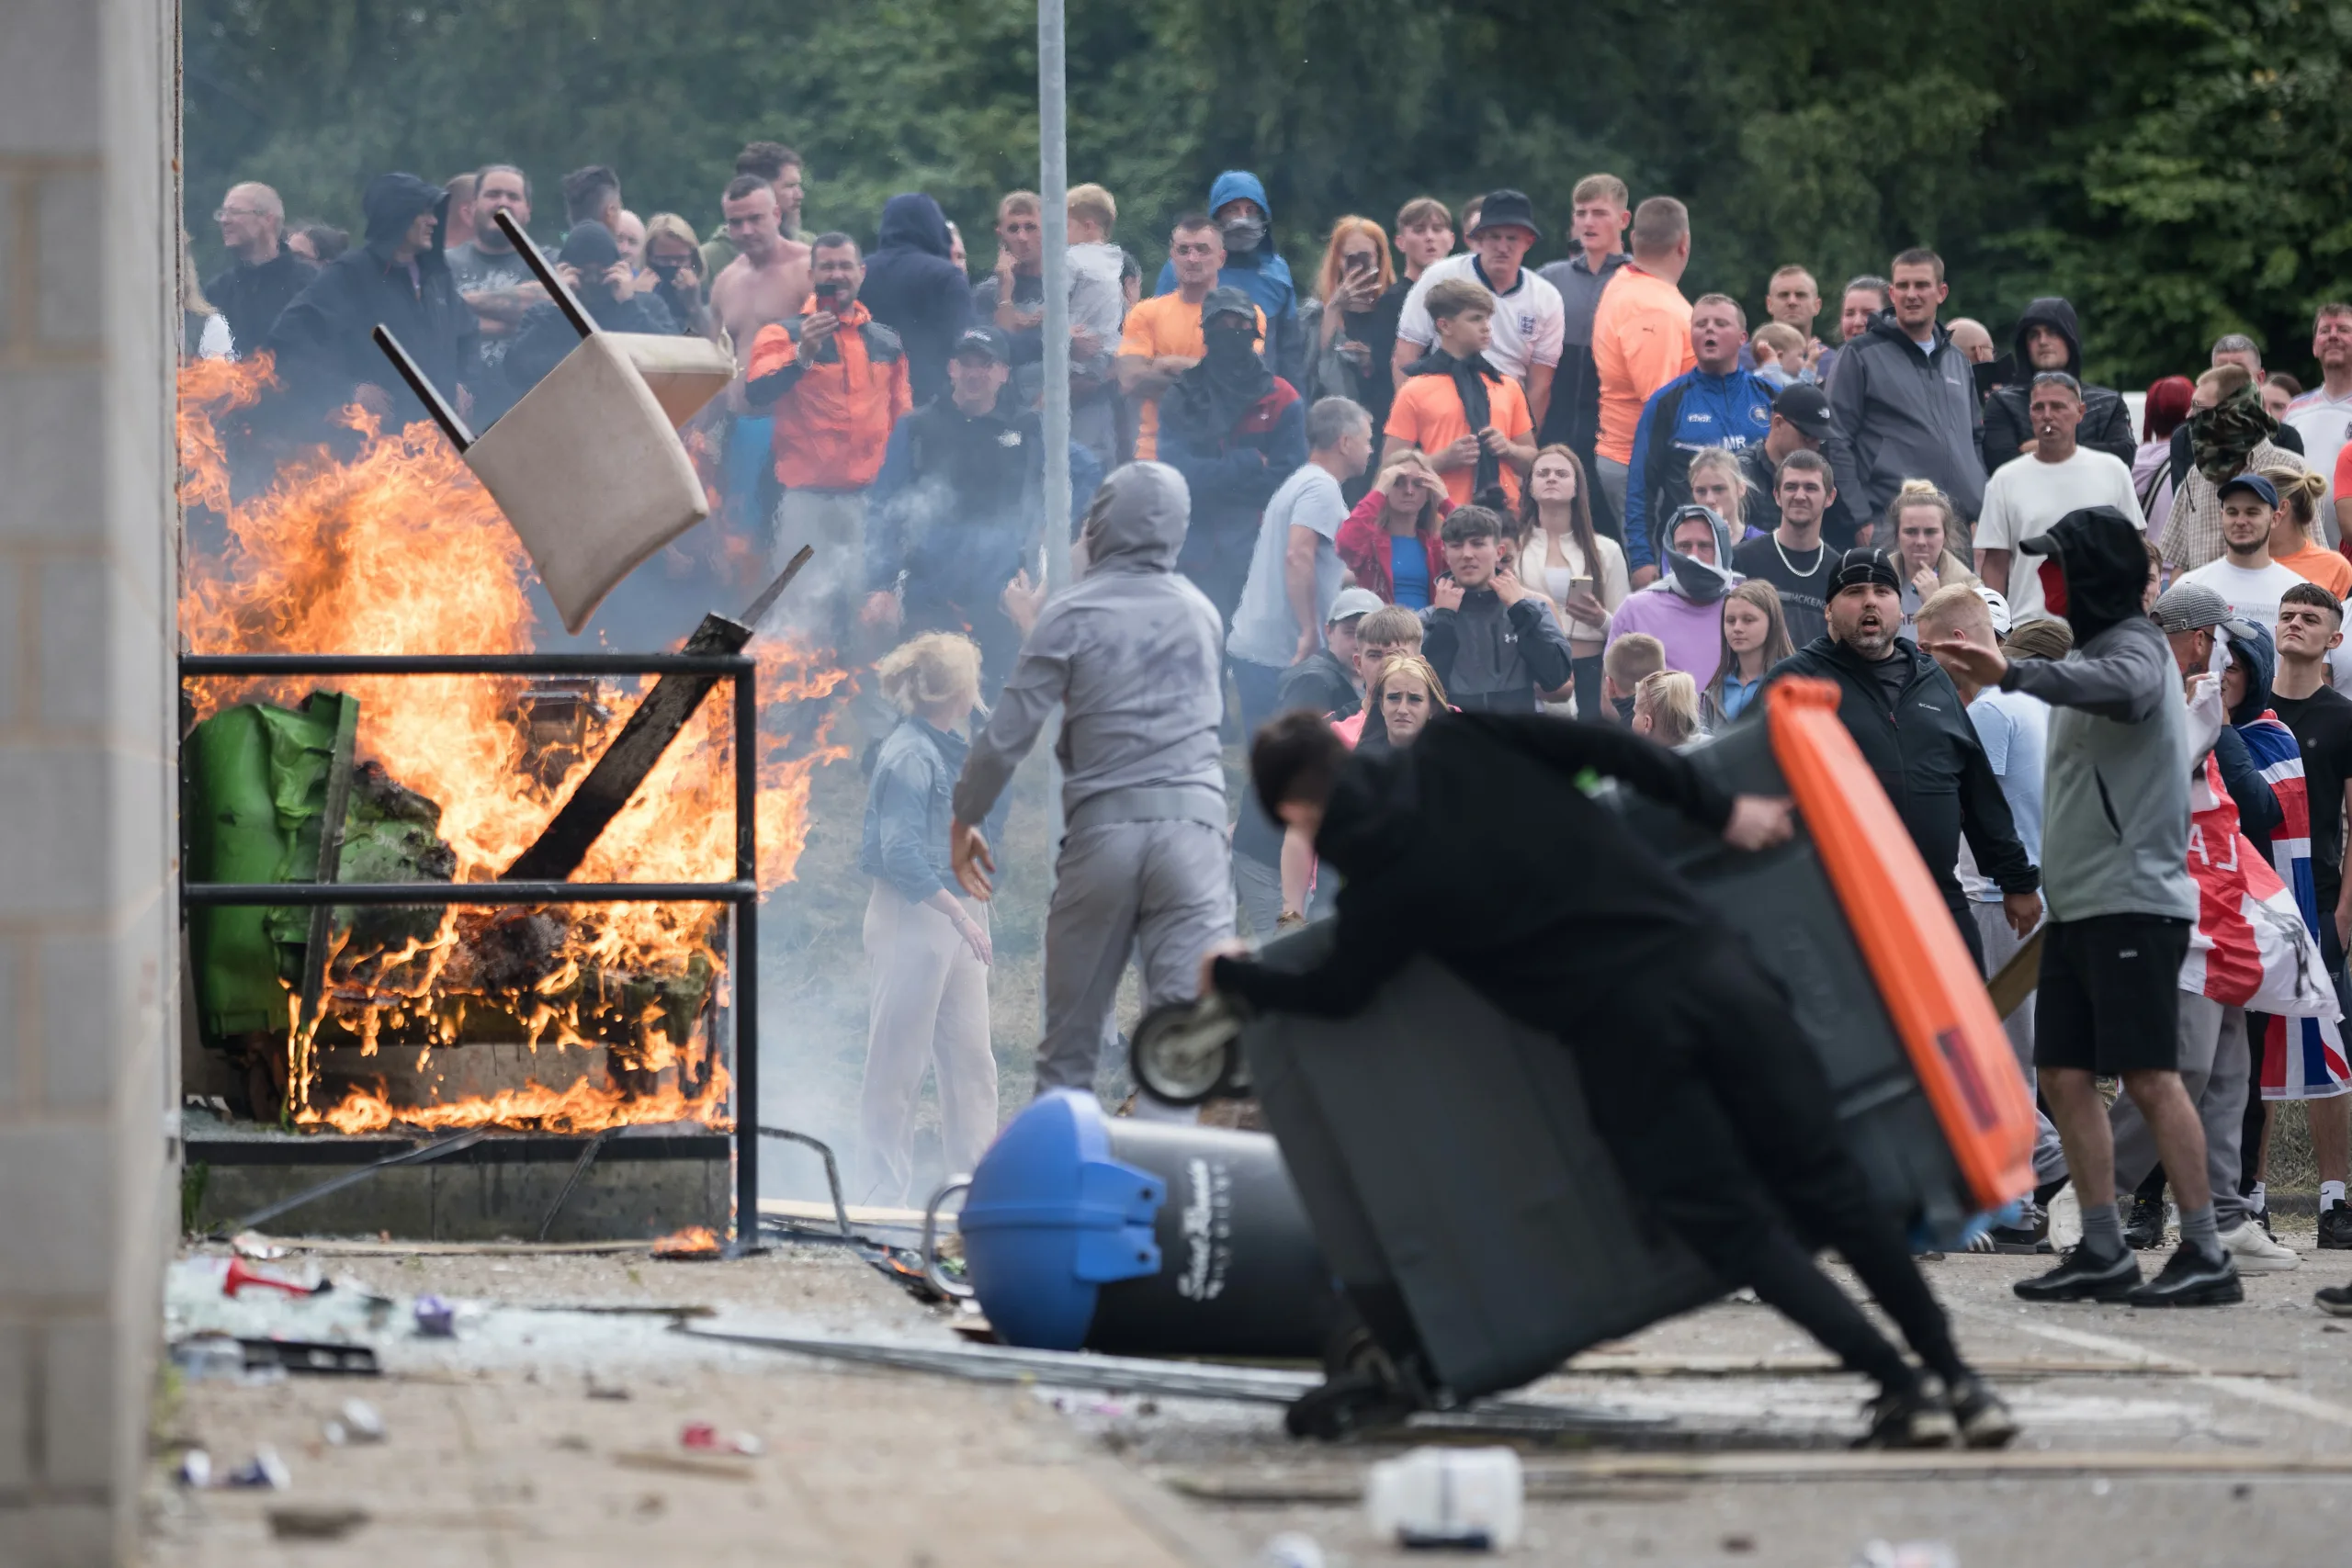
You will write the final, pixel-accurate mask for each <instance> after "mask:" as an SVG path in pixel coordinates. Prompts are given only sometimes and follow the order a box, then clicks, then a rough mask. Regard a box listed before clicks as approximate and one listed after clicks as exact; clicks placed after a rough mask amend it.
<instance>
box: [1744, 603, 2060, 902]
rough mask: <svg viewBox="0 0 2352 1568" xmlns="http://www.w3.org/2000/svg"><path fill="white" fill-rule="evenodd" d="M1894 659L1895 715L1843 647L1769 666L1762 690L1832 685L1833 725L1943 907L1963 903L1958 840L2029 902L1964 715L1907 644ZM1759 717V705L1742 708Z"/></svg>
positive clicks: (1997, 784) (2014, 833)
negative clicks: (1840, 727) (1912, 848)
mask: <svg viewBox="0 0 2352 1568" xmlns="http://www.w3.org/2000/svg"><path fill="white" fill-rule="evenodd" d="M1894 657H1895V658H1896V659H1898V660H1904V661H1905V663H1906V664H1907V666H1908V669H1909V671H1910V674H1909V678H1908V679H1907V680H1905V682H1904V684H1903V694H1902V695H1901V697H1900V698H1898V699H1897V700H1896V702H1895V703H1894V706H1893V707H1891V708H1890V707H1889V706H1888V705H1887V700H1886V688H1885V686H1884V685H1883V684H1882V683H1881V682H1880V681H1879V678H1878V667H1877V666H1876V665H1874V664H1871V663H1870V662H1869V661H1868V660H1864V659H1863V658H1862V657H1861V655H1860V654H1858V653H1856V652H1855V651H1854V650H1853V649H1850V648H1849V647H1847V646H1846V645H1845V644H1844V643H1842V642H1837V641H1834V640H1832V639H1831V638H1829V637H1826V636H1825V637H1815V638H1814V639H1813V641H1811V642H1810V643H1807V644H1806V645H1805V646H1804V647H1803V648H1801V649H1797V651H1796V652H1794V653H1792V654H1791V655H1790V656H1789V657H1788V658H1786V659H1783V660H1781V662H1779V663H1778V664H1775V665H1774V666H1772V669H1771V671H1770V673H1769V674H1768V675H1767V676H1766V678H1765V679H1766V681H1767V682H1768V683H1769V682H1772V681H1778V680H1780V679H1781V678H1782V677H1783V676H1788V675H1811V676H1815V677H1816V678H1818V679H1820V680H1824V681H1834V682H1837V683H1838V720H1839V722H1841V723H1843V724H1844V725H1845V727H1846V730H1847V733H1849V734H1850V735H1851V736H1853V738H1854V744H1855V745H1857V746H1859V747H1860V748H1861V752H1862V759H1863V761H1867V762H1868V763H1870V765H1871V772H1872V773H1876V774H1877V775H1878V782H1879V785H1880V787H1881V788H1883V789H1884V790H1885V791H1886V797H1887V798H1888V799H1889V800H1891V801H1893V802H1894V811H1895V815H1896V816H1898V817H1900V818H1903V826H1904V827H1905V829H1909V831H1910V834H1911V841H1912V843H1914V844H1915V845H1917V846H1918V850H1919V858H1920V859H1922V860H1924V861H1926V862H1927V863H1928V872H1929V873H1930V874H1932V875H1933V876H1934V877H1935V879H1936V886H1937V888H1938V890H1939V891H1940V892H1941V893H1942V894H1943V896H1944V902H1945V903H1947V904H1950V905H1952V906H1953V907H1954V908H1957V907H1958V906H1959V904H1960V900H1961V891H1960V877H1959V875H1958V873H1957V868H1958V866H1959V863H1960V836H1961V834H1962V833H1963V832H1965V833H1966V834H1967V835H1968V847H1969V848H1970V849H1971V850H1973V851H1974V852H1975V854H1976V864H1977V866H1978V868H1979V869H1980V870H1982V871H1983V872H1984V874H1985V876H1986V877H1987V878H1989V879H1990V880H1991V881H1992V882H1993V884H1994V886H1997V887H1998V888H2000V890H2001V891H2002V892H2004V893H2031V892H2033V891H2035V890H2036V889H2037V888H2039V887H2040V886H2041V872H2040V871H2039V870H2038V869H2037V868H2036V867H2035V866H2034V863H2033V862H2032V861H2031V860H2030V859H2029V858H2027V855H2026V852H2025V846H2024V845H2023V844H2022V843H2020V842H2018V829H2017V824H2016V822H2015V821H2014V820H2012V819H2011V818H2010V816H2009V802H2008V797H2007V796H2006V795H2003V794H2002V793H2001V781H2000V778H1999V776H1998V775H1997V774H1996V773H1994V772H1993V764H1992V763H1991V762H1990V761H1987V760H1986V759H1985V744H1984V742H1983V741H1981V740H1979V739H1977V738H1976V727H1975V725H1973V724H1972V723H1970V722H1969V718H1968V709H1967V707H1966V706H1965V705H1963V704H1962V702H1961V700H1960V692H1959V690H1958V688H1956V687H1954V686H1953V685H1952V683H1951V676H1949V675H1947V674H1945V673H1944V671H1943V667H1942V666H1940V665H1939V664H1938V663H1937V662H1936V661H1935V660H1933V659H1931V658H1929V657H1928V655H1926V654H1924V653H1922V652H1920V651H1919V649H1918V647H1917V644H1915V643H1913V642H1912V641H1911V639H1910V638H1908V637H1897V638H1895V640H1894ZM1750 706H1751V707H1752V708H1753V709H1754V710H1755V711H1756V712H1758V713H1761V712H1763V711H1764V710H1763V705H1762V704H1761V703H1753V704H1750Z"/></svg>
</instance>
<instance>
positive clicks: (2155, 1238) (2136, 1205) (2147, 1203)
mask: <svg viewBox="0 0 2352 1568" xmlns="http://www.w3.org/2000/svg"><path fill="white" fill-rule="evenodd" d="M2123 1243H2124V1245H2125V1246H2127V1247H2130V1248H2131V1250H2132V1251H2134V1252H2145V1251H2147V1250H2148V1249H2149V1248H2150V1247H2162V1246H2163V1245H2164V1244H2165V1201H2164V1200H2163V1199H2161V1198H2143V1197H2141V1196H2140V1195H2139V1194H2138V1193H2133V1194H2132V1197H2131V1218H2130V1219H2128V1220H2126V1221H2125V1222H2124V1223H2123Z"/></svg>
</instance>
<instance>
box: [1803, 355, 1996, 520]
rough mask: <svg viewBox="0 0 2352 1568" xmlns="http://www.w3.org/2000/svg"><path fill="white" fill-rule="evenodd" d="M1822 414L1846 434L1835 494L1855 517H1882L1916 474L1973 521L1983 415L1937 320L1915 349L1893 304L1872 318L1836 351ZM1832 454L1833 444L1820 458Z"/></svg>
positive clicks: (1970, 379) (1981, 477)
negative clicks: (1826, 408)
mask: <svg viewBox="0 0 2352 1568" xmlns="http://www.w3.org/2000/svg"><path fill="white" fill-rule="evenodd" d="M1829 412H1830V418H1831V420H1832V421H1833V423H1834V424H1835V426H1836V428H1837V430H1838V432H1839V433H1840V434H1843V435H1844V436H1845V438H1846V447H1847V457H1846V461H1845V464H1844V466H1843V467H1841V468H1838V476H1837V477H1838V494H1839V495H1840V496H1841V497H1842V498H1843V499H1844V500H1845V502H1846V504H1847V505H1848V506H1849V507H1851V508H1852V509H1853V511H1854V514H1855V516H1857V517H1859V518H1860V519H1861V520H1862V521H1863V522H1865V523H1869V522H1874V521H1876V520H1877V519H1878V518H1880V517H1882V516H1884V515H1885V513H1886V505H1887V502H1891V501H1893V500H1894V492H1895V491H1898V490H1901V489H1902V488H1903V481H1904V480H1905V479H1933V480H1934V481H1935V482H1936V483H1937V485H1939V487H1941V489H1942V490H1943V492H1944V493H1945V494H1946V495H1948V496H1950V497H1951V504H1952V508H1953V510H1955V511H1957V512H1958V513H1960V515H1961V520H1962V522H1965V523H1973V522H1975V521H1976V513H1978V512H1979V511H1980V510H1981V509H1982V508H1983V506H1984V504H1985V459H1984V456H1983V452H1982V446H1983V431H1984V428H1985V415H1984V412H1983V411H1982V410H1981V409H1980V408H1979V407H1978V406H1977V401H1976V378H1975V376H1974V374H1973V371H1972V370H1971V369H1970V367H1969V364H1968V361H1967V359H1966V357H1964V356H1963V355H1962V354H1961V352H1960V350H1958V349H1957V348H1954V347H1953V346H1952V344H1951V332H1950V331H1949V330H1947V329H1946V328H1945V327H1944V325H1943V323H1942V322H1940V321H1939V322H1938V323H1937V324H1936V331H1935V337H1934V340H1933V341H1932V342H1931V343H1930V344H1928V349H1927V350H1926V351H1924V352H1923V351H1922V350H1921V349H1920V347H1919V345H1918V344H1916V343H1914V342H1912V341H1911V335H1910V334H1909V333H1906V332H1905V331H1904V330H1903V328H1902V327H1900V326H1898V325H1897V324H1896V323H1895V320H1894V311H1892V310H1881V311H1880V312H1879V313H1878V314H1877V315H1875V316H1872V317H1871V326H1870V331H1868V332H1866V333H1863V334H1862V335H1861V336H1860V337H1859V338H1857V339H1855V340H1854V341H1852V342H1850V343H1849V344H1846V346H1845V347H1844V348H1841V349H1839V350H1838V375H1837V377H1836V378H1835V379H1834V380H1832V381H1831V382H1830V384H1829ZM1830 460H1831V461H1832V462H1833V463H1834V462H1837V461H1838V452H1837V450H1836V448H1835V447H1834V446H1833V448H1832V449H1831V452H1830Z"/></svg>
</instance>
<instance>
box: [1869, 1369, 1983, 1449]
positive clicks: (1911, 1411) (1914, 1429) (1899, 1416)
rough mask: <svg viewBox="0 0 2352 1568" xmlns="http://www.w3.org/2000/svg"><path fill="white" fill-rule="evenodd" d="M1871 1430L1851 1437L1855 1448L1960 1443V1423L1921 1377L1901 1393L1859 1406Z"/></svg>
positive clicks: (1934, 1446)
mask: <svg viewBox="0 0 2352 1568" xmlns="http://www.w3.org/2000/svg"><path fill="white" fill-rule="evenodd" d="M1862 1414H1863V1415H1864V1416H1868V1417H1869V1418H1870V1424H1871V1426H1870V1430H1869V1431H1867V1432H1864V1433H1863V1434H1862V1435H1861V1436H1860V1438H1856V1439H1855V1440H1854V1446H1855V1447H1856V1448H1858V1449H1953V1448H1958V1447H1959V1446H1960V1424H1959V1423H1958V1422H1956V1421H1954V1420H1953V1419H1952V1416H1951V1406H1950V1405H1948V1404H1945V1403H1944V1396H1943V1393H1942V1392H1941V1391H1940V1390H1939V1389H1938V1388H1937V1387H1936V1386H1935V1385H1934V1383H1933V1382H1929V1381H1928V1380H1926V1379H1922V1380H1921V1381H1920V1382H1917V1383H1916V1384H1914V1385H1913V1386H1911V1387H1910V1388H1907V1389H1904V1390H1902V1391H1901V1392H1899V1393H1898V1392H1895V1391H1893V1390H1890V1391H1888V1392H1887V1393H1882V1394H1880V1395H1879V1396H1878V1397H1877V1398H1876V1399H1873V1400H1871V1402H1870V1403H1869V1404H1865V1405H1863V1406H1862Z"/></svg>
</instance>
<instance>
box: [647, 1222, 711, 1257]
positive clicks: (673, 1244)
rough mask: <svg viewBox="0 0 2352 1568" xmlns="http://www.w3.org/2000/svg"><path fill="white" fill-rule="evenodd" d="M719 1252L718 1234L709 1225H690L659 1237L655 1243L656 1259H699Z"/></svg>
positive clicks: (654, 1254) (654, 1253)
mask: <svg viewBox="0 0 2352 1568" xmlns="http://www.w3.org/2000/svg"><path fill="white" fill-rule="evenodd" d="M717 1251H718V1232H716V1231H714V1230H712V1229H711V1228H710V1227H709V1226H708V1225H688V1226H687V1227H686V1228H685V1229H684V1230H677V1231H672V1232H671V1233H670V1234H669V1235H665V1236H660V1237H657V1238H655V1240H654V1243H653V1256H654V1257H656V1258H699V1257H702V1256H703V1255H705V1254H707V1253H713V1252H717Z"/></svg>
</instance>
